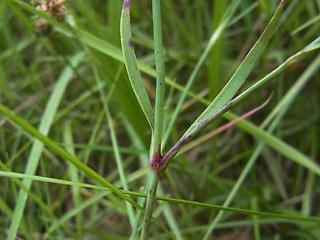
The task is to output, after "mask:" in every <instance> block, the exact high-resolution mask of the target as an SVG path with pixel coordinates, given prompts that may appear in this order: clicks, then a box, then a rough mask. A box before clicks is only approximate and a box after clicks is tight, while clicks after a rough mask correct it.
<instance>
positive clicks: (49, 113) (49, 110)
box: [2, 52, 84, 240]
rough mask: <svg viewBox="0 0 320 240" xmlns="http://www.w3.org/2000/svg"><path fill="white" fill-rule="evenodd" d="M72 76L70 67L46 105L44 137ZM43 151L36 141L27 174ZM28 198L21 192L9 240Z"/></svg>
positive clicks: (74, 63)
mask: <svg viewBox="0 0 320 240" xmlns="http://www.w3.org/2000/svg"><path fill="white" fill-rule="evenodd" d="M83 57H84V54H83V53H82V52H81V53H78V54H76V55H75V56H73V58H72V59H71V64H72V66H74V67H76V66H77V65H78V64H79V63H80V61H81V60H82V59H83ZM72 74H73V69H72V68H71V67H70V66H68V67H66V68H65V70H64V72H63V73H62V74H61V75H60V77H59V79H58V82H57V85H56V88H55V90H54V91H53V93H52V94H51V97H50V99H49V101H48V103H47V105H46V109H45V111H44V114H43V116H42V120H41V124H40V126H39V131H40V132H41V133H42V134H43V136H46V135H47V134H48V133H49V130H50V127H51V124H52V121H53V118H54V115H55V113H56V111H57V108H58V105H59V103H60V101H61V99H62V96H63V93H64V91H65V89H66V87H67V85H68V83H69V80H70V78H71V76H72ZM2 107H3V106H2ZM5 111H7V112H8V109H5ZM11 114H12V113H11ZM42 150H43V143H42V142H41V141H39V140H35V142H34V144H33V146H32V150H31V153H30V155H29V159H28V163H27V166H26V170H25V173H26V174H31V175H32V174H34V173H35V171H36V169H37V166H38V162H39V159H40V156H41V152H42ZM31 184H32V181H30V180H25V181H24V182H23V185H24V186H25V187H26V189H27V190H29V189H30V187H31ZM27 197H28V196H27V193H26V192H25V191H24V190H20V192H19V196H18V199H17V202H16V206H15V210H14V213H13V218H12V222H11V225H10V229H9V234H8V240H14V239H15V238H16V235H17V231H18V228H19V224H20V221H21V217H22V214H23V211H24V208H25V204H26V201H27Z"/></svg>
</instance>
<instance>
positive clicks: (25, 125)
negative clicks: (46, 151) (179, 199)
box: [0, 103, 171, 236]
mask: <svg viewBox="0 0 320 240" xmlns="http://www.w3.org/2000/svg"><path fill="white" fill-rule="evenodd" d="M0 112H2V113H3V114H4V115H5V116H7V117H8V118H10V120H11V121H13V122H14V123H16V124H17V125H18V126H19V127H21V128H22V129H23V130H24V131H26V132H27V133H28V134H30V135H31V136H33V137H35V138H37V139H38V140H39V141H41V142H42V143H43V144H44V145H46V146H47V147H49V148H50V149H51V150H52V151H54V152H55V153H57V154H58V155H59V156H61V157H62V158H63V159H65V160H67V161H68V162H70V163H72V164H73V165H75V166H76V167H77V168H78V169H79V170H81V171H83V172H84V173H85V174H86V175H87V176H89V177H91V178H92V179H94V180H95V181H96V182H98V183H100V184H102V185H103V186H106V187H107V188H108V189H110V190H111V191H112V192H113V193H115V194H116V195H118V196H119V197H121V198H122V199H124V200H126V201H128V202H129V203H131V204H132V205H133V206H134V207H136V208H137V209H138V210H139V211H141V212H142V213H144V209H143V208H142V207H140V206H139V205H138V204H137V203H136V202H135V201H134V200H133V199H132V198H130V197H128V196H127V195H126V194H124V193H122V192H121V191H120V190H119V189H118V188H116V187H115V186H114V185H113V184H111V183H110V182H109V181H107V180H106V179H105V178H104V177H102V176H101V175H99V174H97V173H96V172H95V171H94V170H93V169H91V168H89V167H88V166H87V165H85V164H83V163H82V162H81V161H80V160H78V159H77V158H75V157H74V156H72V155H71V154H69V153H68V152H67V151H66V150H64V149H63V148H61V147H60V146H59V145H58V144H56V143H55V142H54V141H52V140H51V139H50V138H48V137H46V136H44V135H43V134H41V133H40V132H39V131H37V130H36V129H35V128H34V127H33V126H31V125H30V124H29V123H27V122H26V121H25V120H23V119H22V118H20V117H18V116H17V115H15V114H14V113H13V112H11V111H10V110H9V109H8V108H7V107H5V106H4V105H2V104H1V103H0ZM152 220H153V221H154V222H155V223H156V224H157V225H158V226H159V227H161V228H162V229H163V230H164V231H165V232H166V233H167V234H168V235H169V236H171V233H170V232H169V231H168V230H167V229H166V227H165V226H163V225H162V224H161V223H160V222H159V221H158V220H156V219H154V218H152Z"/></svg>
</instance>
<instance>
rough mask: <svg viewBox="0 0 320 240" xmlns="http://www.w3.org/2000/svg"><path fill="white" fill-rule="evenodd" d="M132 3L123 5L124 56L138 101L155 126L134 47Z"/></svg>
mask: <svg viewBox="0 0 320 240" xmlns="http://www.w3.org/2000/svg"><path fill="white" fill-rule="evenodd" d="M130 3H131V0H124V1H123V6H122V14H121V23H120V36H121V46H122V52H123V56H124V62H125V65H126V68H127V72H128V76H129V80H130V83H131V86H132V88H133V91H134V93H135V95H136V97H137V99H138V102H139V104H140V106H141V108H142V110H143V112H144V114H145V116H146V118H147V120H148V122H149V124H150V127H151V128H152V127H153V121H154V119H153V118H154V117H153V110H152V106H151V103H150V100H149V97H148V94H147V91H146V89H145V87H144V86H143V83H142V78H141V75H140V72H139V69H138V64H137V58H136V54H135V52H134V48H133V42H132V34H131V27H130Z"/></svg>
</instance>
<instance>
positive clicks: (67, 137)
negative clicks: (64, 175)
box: [63, 121, 83, 238]
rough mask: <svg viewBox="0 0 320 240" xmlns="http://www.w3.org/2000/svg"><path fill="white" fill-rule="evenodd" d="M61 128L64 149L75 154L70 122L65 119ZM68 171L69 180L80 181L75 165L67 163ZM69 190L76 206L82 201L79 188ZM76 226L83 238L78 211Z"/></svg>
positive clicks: (81, 223) (81, 221) (81, 218)
mask: <svg viewBox="0 0 320 240" xmlns="http://www.w3.org/2000/svg"><path fill="white" fill-rule="evenodd" d="M63 129H64V131H63V138H64V143H65V144H67V148H66V150H67V151H68V152H69V153H70V154H72V155H73V156H75V155H76V154H75V150H74V148H73V143H74V141H73V137H72V129H71V122H70V121H66V122H65V123H64V124H63ZM68 172H69V176H70V179H71V181H73V182H79V181H80V177H79V172H78V169H77V168H76V167H75V166H73V165H72V164H69V171H68ZM71 192H72V200H73V204H74V207H75V208H76V207H77V206H79V205H80V204H81V202H82V199H81V193H80V188H79V187H78V186H73V187H72V188H71ZM76 227H77V233H78V236H79V237H80V238H83V215H82V213H81V212H78V213H77V215H76Z"/></svg>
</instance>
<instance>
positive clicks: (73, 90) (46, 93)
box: [0, 0, 320, 239]
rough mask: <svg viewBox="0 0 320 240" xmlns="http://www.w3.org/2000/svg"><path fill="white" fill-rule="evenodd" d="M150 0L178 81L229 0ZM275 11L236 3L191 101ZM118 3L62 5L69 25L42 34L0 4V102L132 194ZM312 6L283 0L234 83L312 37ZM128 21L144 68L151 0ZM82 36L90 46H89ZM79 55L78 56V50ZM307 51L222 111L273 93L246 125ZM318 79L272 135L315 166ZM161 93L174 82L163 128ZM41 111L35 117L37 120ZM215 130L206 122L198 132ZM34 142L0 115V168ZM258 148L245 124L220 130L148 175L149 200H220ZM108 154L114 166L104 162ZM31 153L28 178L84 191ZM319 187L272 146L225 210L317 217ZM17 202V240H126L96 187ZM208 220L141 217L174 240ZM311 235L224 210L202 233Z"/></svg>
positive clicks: (68, 173)
mask: <svg viewBox="0 0 320 240" xmlns="http://www.w3.org/2000/svg"><path fill="white" fill-rule="evenodd" d="M162 2H163V3H162V6H163V7H162V11H163V16H162V18H163V40H164V47H165V59H166V63H165V64H166V65H165V66H166V76H167V77H169V78H170V79H171V80H172V81H173V82H175V83H177V84H179V85H181V86H184V85H185V84H186V81H187V79H188V78H189V76H190V73H191V72H192V70H193V68H194V66H195V64H196V63H197V61H198V59H199V57H200V55H201V54H202V52H203V50H204V48H205V46H206V44H207V40H208V39H209V37H210V35H211V33H212V31H213V29H215V27H216V26H217V25H218V22H219V20H220V18H221V15H222V13H223V12H224V11H225V10H226V8H227V7H228V3H229V2H230V1H225V0H220V1H218V0H216V1H203V0H194V1H187V0H179V1H174V2H173V1H162ZM277 4H278V2H277V1H266V0H260V1H251V0H244V1H242V2H241V4H240V7H239V9H238V10H237V12H236V15H235V16H234V18H233V19H232V21H231V23H232V24H230V26H228V28H227V30H226V31H225V32H224V34H223V36H222V38H221V40H220V41H219V42H218V43H217V44H216V45H215V47H214V48H213V49H212V52H211V55H210V57H209V58H208V59H207V60H206V63H205V65H204V66H203V67H202V68H201V71H200V72H199V73H198V75H197V78H196V83H195V84H194V85H193V86H192V92H193V93H195V94H198V95H199V96H200V98H203V99H208V100H212V99H213V97H214V96H215V95H216V94H217V93H218V92H219V90H221V89H222V87H223V86H224V84H225V83H226V82H227V80H228V79H229V78H230V76H231V75H232V74H233V72H234V71H235V69H236V68H237V66H238V65H239V64H240V62H241V60H242V59H243V58H244V56H245V55H246V53H247V52H248V51H249V50H250V48H251V47H252V45H253V44H254V42H255V41H256V40H257V39H258V37H259V35H260V34H261V32H262V31H263V29H264V28H265V26H266V24H267V23H268V21H269V19H270V17H271V15H272V13H273V12H274V10H275V8H276V5H277ZM121 6H122V2H121V1H119V0H109V1H106V2H101V1H80V0H73V1H67V2H66V8H67V12H68V19H67V20H68V21H69V22H70V24H72V25H71V27H67V28H61V27H59V25H58V24H57V23H54V30H53V31H52V32H51V34H50V35H48V36H41V35H40V34H39V32H38V30H37V29H35V22H36V21H37V17H36V15H34V14H32V13H31V12H30V11H28V10H27V9H25V8H24V7H22V6H21V5H20V4H18V3H17V2H16V1H9V0H4V1H1V2H0V31H1V36H2V40H1V42H0V50H1V52H0V101H1V103H2V104H4V105H6V106H8V107H9V108H11V109H12V110H13V111H14V112H16V113H17V114H18V115H20V116H21V117H23V118H24V119H26V120H27V121H28V122H29V123H30V124H32V125H33V126H36V127H38V126H39V125H40V123H41V124H42V125H46V123H47V125H48V126H44V127H43V128H45V130H43V131H47V132H48V136H49V137H50V138H51V139H52V140H54V141H56V142H57V143H59V144H61V145H62V146H63V147H65V148H66V149H67V150H68V151H69V152H70V153H72V154H74V155H76V156H77V158H78V159H80V160H81V161H82V162H84V163H88V165H89V166H90V167H92V168H93V169H94V170H96V171H97V172H98V173H99V174H101V175H102V176H104V177H105V178H106V179H107V180H109V181H110V182H112V183H114V184H115V185H116V186H118V187H120V188H123V182H121V181H120V180H119V179H120V177H119V172H121V170H123V171H124V173H125V176H126V180H125V181H126V183H127V185H128V188H129V189H130V190H132V191H135V192H144V187H145V186H146V183H147V175H148V174H147V173H148V166H147V162H148V151H149V144H150V143H149V142H150V134H151V133H150V131H149V130H147V129H149V128H148V123H147V121H146V120H145V118H144V116H143V113H142V111H141V110H140V107H139V105H138V103H137V100H136V99H135V96H134V94H133V92H132V90H131V86H130V83H129V81H128V79H127V74H126V71H125V67H124V65H123V63H122V62H121V61H119V58H120V57H121V53H120V37H119V36H120V34H119V22H120V12H121ZM319 12H320V1H319V0H302V1H301V0H300V1H295V0H292V1H287V3H286V7H285V10H284V14H283V18H282V22H281V24H280V27H279V30H278V31H277V33H276V34H275V36H274V37H273V39H272V41H271V43H270V45H269V46H268V48H267V49H266V51H265V54H264V55H263V56H262V58H261V59H260V61H259V63H258V64H257V65H256V66H255V68H254V70H253V72H252V74H251V75H250V76H249V78H248V80H247V82H246V86H250V85H251V84H252V83H254V82H255V81H256V80H258V79H260V78H262V77H263V76H265V75H266V74H267V73H269V72H270V71H271V70H273V69H274V68H275V67H276V66H278V65H279V64H280V63H282V62H283V61H284V60H285V59H286V58H288V57H289V56H291V55H292V54H294V53H295V52H297V51H299V50H300V49H302V48H303V47H304V46H306V45H307V44H309V43H310V42H311V41H313V40H314V39H315V38H316V37H318V36H319V33H320V24H319ZM131 21H132V30H133V36H134V39H133V40H134V44H135V50H136V53H137V56H138V58H139V59H140V60H141V61H142V62H143V63H144V64H145V65H146V66H150V67H154V58H153V50H152V49H153V40H152V16H151V1H147V0H143V1H132V9H131ZM308 23H310V24H308ZM64 26H66V25H64ZM79 29H81V31H80V30H79ZM70 33H72V34H74V37H71V36H70ZM89 34H91V35H89ZM86 36H89V37H88V38H89V40H87V39H86V38H85V37H86ZM91 36H95V38H97V39H98V40H97V41H94V40H95V38H92V37H91ZM90 43H91V44H90ZM80 52H83V53H82V54H81V55H79V53H80ZM317 54H318V53H314V54H312V55H311V56H309V57H308V58H307V59H305V60H303V61H302V62H301V63H299V64H298V65H297V66H295V67H294V68H293V69H291V70H290V71H287V72H286V73H285V74H283V75H281V76H280V77H279V78H277V81H273V82H272V83H271V84H268V85H267V86H266V87H264V88H263V89H262V90H259V91H258V92H257V93H256V94H254V95H252V96H250V97H249V98H248V100H247V101H245V102H243V103H242V104H241V105H239V106H237V107H236V108H235V109H233V112H235V113H237V114H239V115H240V114H243V113H245V112H248V111H249V110H251V109H253V108H254V107H256V106H258V105H259V104H260V103H261V102H263V101H264V100H265V99H266V98H267V97H268V96H269V95H270V93H271V92H272V91H273V92H274V97H273V99H272V100H271V102H270V103H269V104H268V105H267V106H266V107H265V108H264V109H263V110H261V111H259V112H258V113H256V114H255V115H253V116H252V117H250V121H251V122H252V123H253V124H255V125H257V126H259V125H260V124H261V123H262V122H263V121H264V120H265V119H266V118H267V116H268V115H269V113H270V112H271V111H272V110H273V109H274V108H275V106H276V105H277V103H278V102H279V101H280V100H282V99H283V96H284V95H285V94H286V93H287V91H288V90H289V89H290V87H291V86H292V85H293V84H294V83H295V82H296V81H297V80H298V78H299V77H300V76H301V74H302V73H303V72H304V71H305V70H306V69H307V68H308V66H310V65H311V64H312V62H313V61H314V59H315V57H316V55H317ZM75 56H76V57H75ZM75 58H78V60H75ZM117 58H118V59H117ZM77 62H78V63H77ZM70 65H72V66H73V67H70ZM68 71H70V73H69V75H68ZM151 75H152V74H150V72H149V74H148V72H145V73H143V79H144V83H145V86H146V88H147V91H148V94H149V96H150V99H151V101H152V102H154V96H155V89H154V86H155V82H154V78H153V77H152V76H151ZM319 77H320V76H319V73H318V72H317V71H314V72H313V73H312V74H310V80H309V82H308V83H307V84H306V86H305V87H304V88H303V89H302V91H301V93H299V94H298V95H297V96H296V97H295V99H294V101H293V103H292V106H291V107H290V108H289V109H288V112H287V113H286V115H285V116H284V118H283V119H282V120H281V122H280V123H279V124H278V126H277V128H276V130H275V131H274V133H273V135H274V136H276V137H277V138H279V139H282V140H283V141H284V142H286V143H288V144H289V145H291V146H292V147H294V148H295V149H296V150H298V151H300V152H302V153H304V154H305V155H307V156H309V157H310V158H311V159H314V160H316V159H319V139H318V138H319V137H318V136H319V135H320V132H319V127H318V126H319V114H320V112H319V102H320V101H319V92H320V81H319ZM63 81H65V82H66V83H65V86H66V89H65V90H63V89H61V90H60V93H61V94H63V95H62V99H61V102H60V101H59V100H56V102H54V103H55V104H57V105H58V108H57V110H56V111H54V109H53V107H52V105H50V104H52V102H50V96H51V98H52V95H51V93H52V92H53V89H54V87H55V86H56V84H58V82H63ZM173 86H174V84H173V83H170V84H168V85H167V90H166V100H165V121H168V120H169V119H170V116H171V114H172V112H173V111H174V109H175V105H176V103H177V101H178V99H179V96H180V94H181V91H180V90H179V89H177V88H174V87H173ZM244 88H245V87H244ZM103 101H105V102H106V103H107V105H108V108H109V109H110V113H111V118H112V122H113V127H114V131H115V133H116V138H117V143H118V145H119V148H118V147H117V144H115V143H114V141H112V139H111V135H110V131H111V130H112V129H110V128H112V126H110V124H109V122H108V120H107V117H106V115H105V112H104V110H105V108H104V105H103ZM49 103H50V104H49ZM44 109H48V110H47V111H48V112H49V113H48V116H49V117H48V116H47V114H45V110H44ZM204 109H205V106H204V105H203V103H201V102H200V101H198V100H195V99H194V98H191V97H189V98H188V99H187V101H186V102H185V104H184V106H183V110H182V112H181V113H180V115H179V117H178V120H177V121H176V124H175V125H174V128H173V131H172V133H171V134H170V137H169V139H168V142H167V144H166V146H165V150H168V149H169V147H170V146H171V145H172V144H174V143H175V142H176V141H177V140H178V139H179V138H180V136H181V135H182V134H183V133H184V132H185V131H186V129H187V128H188V127H189V126H190V124H191V123H192V122H193V121H194V120H195V119H196V118H197V116H198V115H199V114H200V113H201V112H202V111H203V110H204ZM51 110H52V111H51ZM45 116H46V117H45ZM51 119H52V124H51ZM226 122H227V120H224V119H223V118H221V119H219V120H218V121H217V122H215V123H214V124H213V126H210V127H208V128H207V129H206V130H205V131H204V132H202V135H204V134H205V133H206V132H210V131H211V130H213V129H214V128H217V127H219V126H221V125H222V124H224V123H226ZM33 142H34V139H32V138H31V137H30V136H28V135H27V134H25V133H24V132H23V131H22V130H21V129H19V128H17V127H14V125H12V124H10V122H9V121H8V120H7V119H6V118H5V117H4V116H3V115H0V163H1V170H2V171H7V172H10V171H12V172H18V173H23V172H25V171H26V165H27V162H32V161H34V158H32V157H30V156H31V155H30V152H31V147H32V144H33ZM258 144H259V141H258V140H257V139H255V138H254V137H252V136H251V135H250V134H249V133H247V132H246V129H243V128H237V127H232V128H229V129H228V130H227V131H225V132H223V133H221V134H219V135H218V136H216V137H214V138H211V139H210V140H208V141H206V142H204V143H201V144H198V145H196V146H195V147H194V148H192V149H191V150H189V151H188V152H186V153H184V154H181V155H179V156H178V157H177V158H176V159H175V160H174V161H173V162H172V163H171V164H170V166H169V168H168V170H167V171H166V173H165V174H164V175H163V177H162V178H161V180H160V181H161V187H160V191H159V195H168V196H171V197H174V198H183V199H187V200H191V201H199V202H204V203H211V204H217V205H222V204H223V203H224V201H225V199H226V198H227V196H228V194H229V193H230V191H231V189H232V187H233V185H234V184H235V183H236V182H237V180H238V179H239V175H240V174H241V173H242V172H243V169H244V166H245V165H246V163H247V161H248V159H249V158H250V157H251V156H252V154H253V152H254V150H255V148H256V145H258ZM117 149H118V150H119V152H120V160H121V162H122V165H123V166H122V167H121V166H119V164H117V161H116V154H117ZM39 151H40V153H41V154H40V156H39V163H38V164H35V166H36V173H35V174H36V175H39V176H45V177H50V178H57V179H64V180H70V181H73V182H86V183H90V184H94V183H93V182H92V181H91V180H90V179H89V178H86V176H85V175H84V174H83V173H81V172H80V171H78V170H77V169H75V168H74V167H72V166H71V165H69V164H68V163H67V162H66V161H64V159H61V158H60V157H58V156H57V155H55V154H53V153H52V152H51V151H49V150H47V149H46V148H44V149H43V151H41V150H40V149H39ZM0 181H1V182H0V183H1V188H0V193H1V194H0V205H1V211H2V212H3V213H2V214H1V215H0V229H1V231H0V238H1V239H2V238H6V237H5V236H6V235H7V233H8V230H9V228H10V224H11V222H12V218H13V215H12V214H13V211H14V208H15V206H16V204H17V203H16V201H17V199H18V192H19V189H20V187H21V181H20V180H17V179H16V178H14V177H13V175H12V176H11V177H10V178H7V177H1V178H0ZM318 186H319V178H318V177H316V176H315V175H314V174H313V173H311V172H310V171H308V170H306V169H305V168H303V167H301V166H300V165H298V164H296V163H294V162H292V161H291V160H289V159H288V158H286V157H283V156H282V155H280V154H278V153H277V152H276V151H274V150H273V149H272V148H270V147H263V148H262V151H261V153H259V155H258V158H257V160H256V161H255V164H254V166H253V167H252V169H251V170H250V172H249V174H248V176H247V178H246V179H245V181H244V183H243V184H242V186H241V188H240V191H239V192H238V193H237V195H236V197H235V199H234V200H233V202H232V203H231V206H232V207H237V208H243V209H251V210H259V211H264V212H276V213H282V214H287V215H293V216H294V215H297V216H319V211H320V209H319V205H318V204H316V203H317V202H319V197H320V196H319V192H320V189H319V187H318ZM28 195H29V198H28V201H27V205H26V208H25V210H24V212H23V218H22V221H21V225H20V226H21V227H20V230H19V233H18V236H19V237H21V238H22V239H43V238H45V237H46V238H48V239H58V238H62V239H63V238H67V237H69V238H72V239H84V237H85V236H86V237H88V239H128V238H129V237H130V236H131V233H132V223H130V221H129V217H128V216H129V213H128V211H129V210H128V209H127V208H126V207H125V203H124V202H123V201H121V200H120V199H118V198H116V197H114V196H113V195H111V194H106V193H105V192H104V191H101V190H94V189H89V188H79V187H78V186H72V187H70V186H67V185H61V184H52V183H48V182H37V181H35V182H33V183H32V187H31V190H30V192H29V193H28ZM142 200H143V199H139V201H142ZM216 215H217V211H215V210H210V211H209V210H208V209H205V208H201V207H196V206H187V205H177V204H167V203H165V202H158V204H157V208H156V210H155V215H154V216H156V217H157V219H158V220H159V221H160V222H162V223H163V224H164V225H165V226H167V228H168V229H170V230H172V231H173V232H174V234H175V236H176V237H177V238H181V239H199V236H201V237H202V236H203V235H205V233H206V232H207V230H208V226H209V225H210V223H211V222H212V221H213V220H214V219H215V217H216ZM59 221H60V222H59ZM318 226H319V225H318ZM318 229H319V227H317V226H315V225H314V224H307V223H304V222H289V221H288V220H285V219H284V220H283V219H282V220H279V219H276V218H267V219H266V218H254V217H252V216H246V215H239V214H235V213H230V212H225V214H224V215H223V217H222V218H221V219H220V221H219V223H218V225H217V226H216V227H215V231H214V235H215V236H216V238H215V239H219V238H220V239H239V236H241V237H242V239H318V238H319V237H318V236H319V230H318ZM137 231H139V229H137ZM151 232H152V239H167V236H166V235H164V234H163V232H162V231H161V230H160V229H159V228H157V227H156V226H155V225H154V226H152V230H151ZM201 237H200V238H201Z"/></svg>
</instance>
